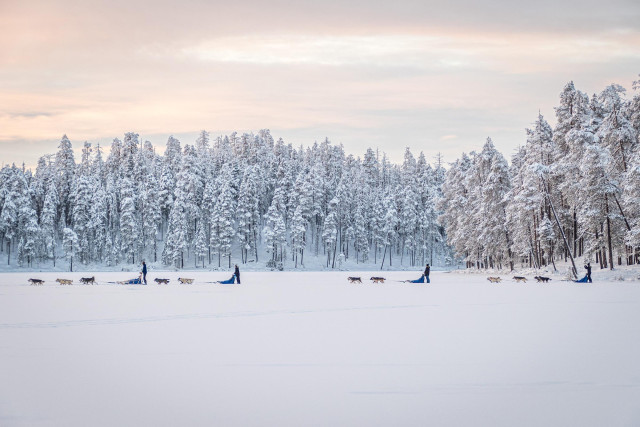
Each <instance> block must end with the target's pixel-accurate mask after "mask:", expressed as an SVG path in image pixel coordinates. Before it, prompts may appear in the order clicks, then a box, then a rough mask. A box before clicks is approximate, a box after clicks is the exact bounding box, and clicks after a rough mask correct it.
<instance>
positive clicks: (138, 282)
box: [116, 276, 145, 285]
mask: <svg viewBox="0 0 640 427" xmlns="http://www.w3.org/2000/svg"><path fill="white" fill-rule="evenodd" d="M116 283H118V284H120V285H144V284H145V283H144V282H143V281H142V277H140V276H138V277H136V278H135V279H129V280H121V281H119V282H116Z"/></svg>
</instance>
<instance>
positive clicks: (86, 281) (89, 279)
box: [80, 276, 96, 285]
mask: <svg viewBox="0 0 640 427" xmlns="http://www.w3.org/2000/svg"><path fill="white" fill-rule="evenodd" d="M80 283H82V284H83V285H95V283H96V278H95V276H94V277H81V278H80Z"/></svg>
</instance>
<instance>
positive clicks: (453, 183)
mask: <svg viewBox="0 0 640 427" xmlns="http://www.w3.org/2000/svg"><path fill="white" fill-rule="evenodd" d="M639 88H640V82H634V89H639ZM555 116H556V125H555V127H554V128H552V127H551V126H550V125H549V123H547V121H546V120H545V119H544V117H543V116H542V115H541V114H539V115H538V117H537V119H536V120H535V122H534V123H533V126H532V127H531V128H530V129H527V130H526V135H527V138H526V143H525V144H524V145H522V146H521V147H520V148H519V149H518V150H517V152H516V153H515V154H514V156H513V157H512V159H511V165H510V166H509V165H508V164H507V161H506V160H505V158H504V157H503V156H502V154H500V153H499V152H498V151H497V150H496V149H495V147H494V146H493V143H492V142H491V140H490V139H489V140H487V142H486V144H485V145H484V147H483V148H482V151H481V152H479V153H475V152H473V153H471V154H470V155H466V154H463V155H462V157H460V158H459V159H458V160H457V161H456V162H455V163H453V164H452V165H451V167H450V168H448V170H447V173H446V178H445V182H444V184H443V187H442V194H443V197H442V199H440V200H439V203H438V207H439V209H441V210H442V211H443V214H442V216H441V217H440V221H442V223H443V224H444V225H445V229H446V232H447V236H448V241H449V243H450V244H451V245H452V246H453V247H454V249H455V252H456V253H457V254H458V255H459V256H460V257H462V258H464V259H465V260H466V262H467V265H468V266H471V265H476V266H477V267H501V266H513V264H514V262H516V263H523V264H525V265H529V266H531V267H536V268H538V267H544V266H547V265H550V266H552V267H553V268H554V269H555V267H556V266H555V261H556V260H558V259H562V260H564V261H566V262H569V263H570V264H569V265H571V268H572V270H573V271H574V274H575V261H574V258H576V257H579V256H586V259H587V260H590V261H594V262H597V263H599V264H600V267H601V268H614V265H619V264H634V263H638V262H639V259H638V257H639V255H640V254H639V250H640V148H639V144H638V135H640V94H636V95H635V96H634V97H633V98H632V99H631V100H628V99H626V98H625V89H624V88H623V87H621V86H620V85H617V84H613V85H610V86H608V87H607V88H605V89H604V90H603V91H602V92H601V93H599V94H594V95H593V96H591V97H589V96H588V95H587V94H586V93H584V92H582V91H580V90H578V89H576V88H575V86H574V84H573V83H572V82H571V83H568V84H567V85H566V86H565V87H564V89H563V90H562V92H561V94H560V105H559V106H558V107H556V108H555Z"/></svg>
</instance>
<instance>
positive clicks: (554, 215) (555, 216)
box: [540, 177, 578, 279]
mask: <svg viewBox="0 0 640 427" xmlns="http://www.w3.org/2000/svg"><path fill="white" fill-rule="evenodd" d="M540 179H541V180H542V184H543V186H544V189H545V195H546V196H547V200H549V205H550V206H551V211H552V212H553V217H554V218H555V220H556V224H557V225H558V229H559V230H560V232H561V233H562V240H563V241H564V245H565V247H566V248H567V252H568V253H569V258H571V265H572V266H573V271H572V272H573V277H574V278H576V279H577V278H578V270H577V269H576V262H575V260H574V259H573V254H572V253H571V249H570V248H569V243H568V242H567V236H566V235H565V234H564V229H563V228H562V226H561V225H560V220H559V219H558V214H557V213H556V208H555V207H554V206H553V202H552V201H551V197H550V196H549V193H548V191H547V184H546V182H545V180H544V178H542V177H540Z"/></svg>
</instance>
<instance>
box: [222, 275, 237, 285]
mask: <svg viewBox="0 0 640 427" xmlns="http://www.w3.org/2000/svg"><path fill="white" fill-rule="evenodd" d="M218 283H220V284H222V285H233V284H234V283H236V276H235V275H234V276H231V278H230V279H227V280H218Z"/></svg>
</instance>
